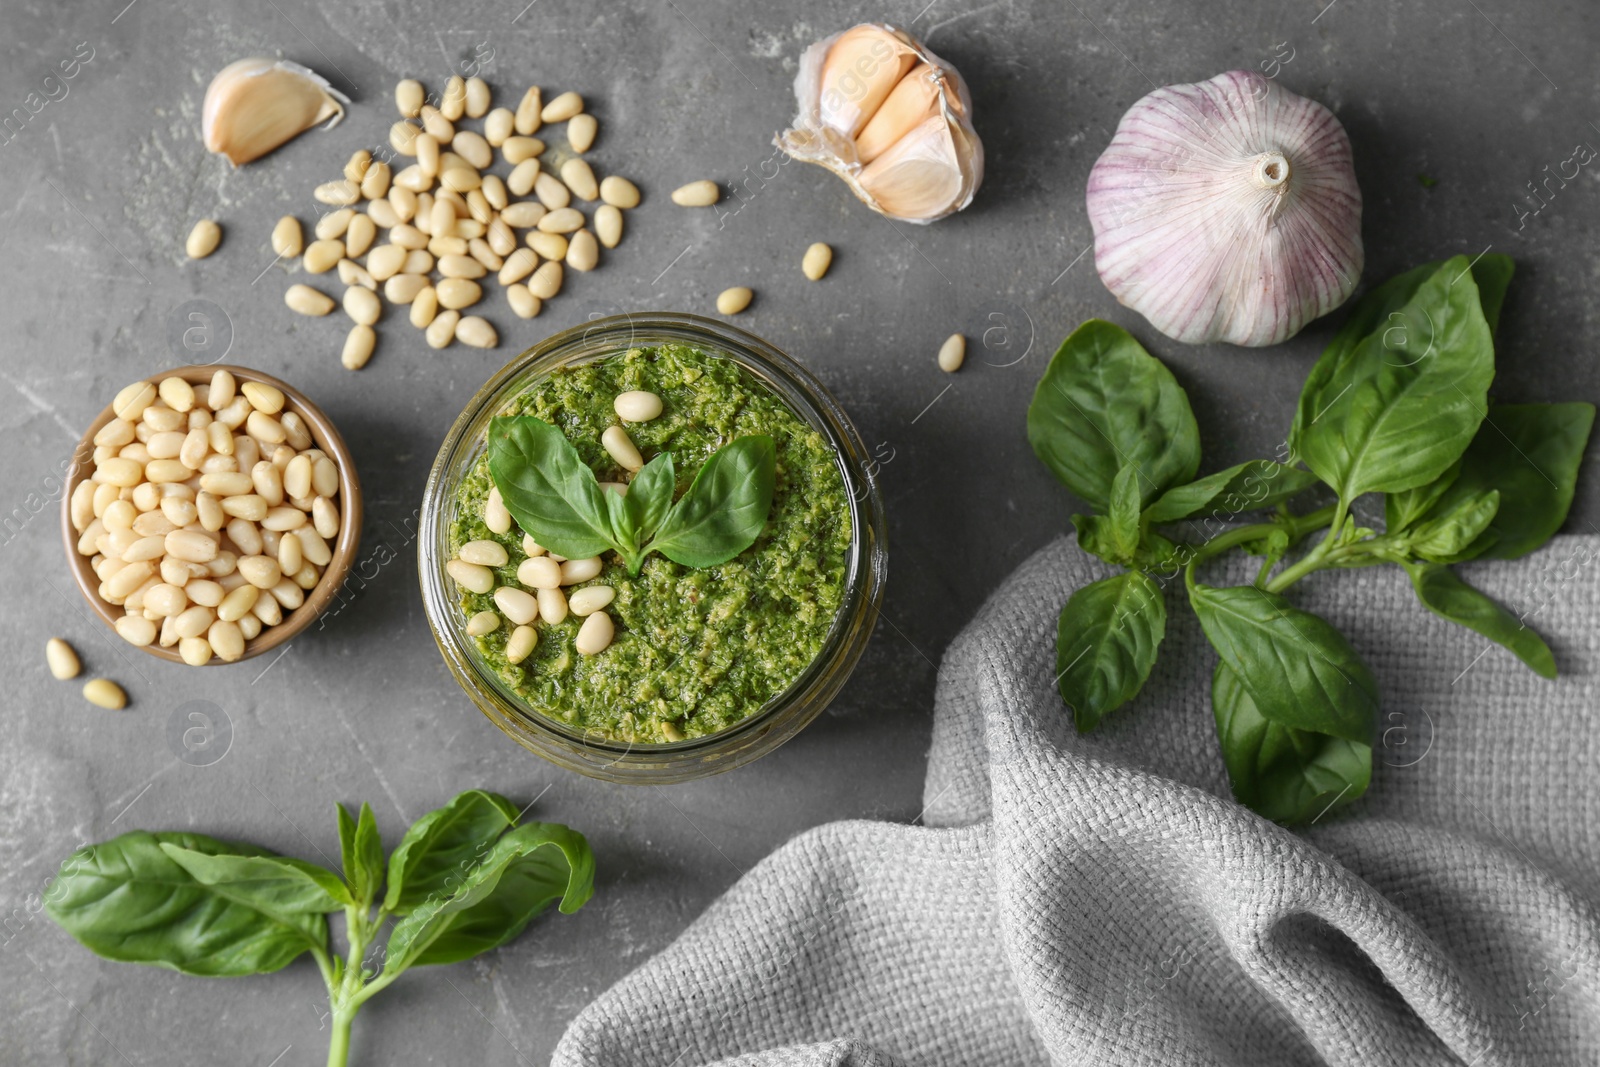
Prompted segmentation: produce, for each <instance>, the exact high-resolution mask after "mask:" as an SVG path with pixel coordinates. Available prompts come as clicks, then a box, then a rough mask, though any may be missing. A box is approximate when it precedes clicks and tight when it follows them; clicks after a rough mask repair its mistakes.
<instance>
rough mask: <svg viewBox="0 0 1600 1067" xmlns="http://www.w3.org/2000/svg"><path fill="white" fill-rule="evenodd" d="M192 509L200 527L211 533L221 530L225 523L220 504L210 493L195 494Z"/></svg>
mask: <svg viewBox="0 0 1600 1067" xmlns="http://www.w3.org/2000/svg"><path fill="white" fill-rule="evenodd" d="M194 509H195V514H196V515H197V516H198V517H199V519H200V525H201V526H202V527H204V528H205V529H207V530H210V531H212V532H213V533H215V532H216V531H217V530H220V529H222V524H223V523H225V522H226V521H227V516H226V515H224V514H223V511H222V502H221V501H219V500H218V499H217V498H216V496H215V495H214V494H212V493H205V492H201V493H196V494H195V498H194ZM195 562H196V563H204V562H205V560H195Z"/></svg>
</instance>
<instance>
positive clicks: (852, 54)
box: [773, 23, 983, 224]
mask: <svg viewBox="0 0 1600 1067" xmlns="http://www.w3.org/2000/svg"><path fill="white" fill-rule="evenodd" d="M795 99H796V102H797V104H798V110H799V114H798V115H797V116H796V117H795V120H794V124H793V126H792V127H791V128H790V129H788V130H785V131H784V132H783V133H781V134H779V135H778V136H777V137H776V138H774V142H773V143H774V144H776V145H777V146H778V147H779V148H781V149H783V150H784V151H785V152H786V153H788V154H789V155H790V156H791V157H792V158H794V159H799V160H802V161H804V162H807V163H815V164H817V165H819V166H822V167H826V168H827V169H828V170H830V171H832V172H833V173H834V174H836V175H838V176H839V177H840V178H841V179H843V180H844V182H845V184H846V185H848V186H849V187H850V190H851V191H852V192H854V193H855V194H856V196H857V198H859V199H860V200H861V201H862V202H863V203H865V204H866V205H867V206H868V207H870V208H872V209H873V210H874V211H877V212H878V213H880V214H883V215H887V216H889V217H890V218H895V219H900V220H902V221H905V222H913V223H918V224H922V223H929V222H933V221H935V220H937V219H941V218H944V217H945V216H946V215H949V214H951V213H953V212H956V211H960V210H961V209H962V208H964V207H966V206H967V205H968V204H970V203H971V202H972V198H973V195H974V194H975V193H976V192H977V190H978V186H979V185H980V184H981V183H982V181H983V142H982V141H980V140H979V139H978V135H977V131H976V130H975V129H974V128H973V126H972V121H971V115H972V99H971V96H970V94H969V93H968V91H967V85H966V82H965V81H963V80H962V78H961V75H960V74H959V73H958V72H957V71H956V70H955V68H954V67H952V66H950V64H948V63H946V62H945V61H944V60H942V59H940V58H939V57H938V56H937V55H935V54H934V53H933V52H931V51H929V50H928V48H927V47H926V46H925V45H923V44H922V43H921V42H920V41H918V40H917V39H916V38H914V37H912V36H911V35H910V34H908V33H906V32H905V31H903V30H898V29H895V28H894V27H893V26H889V25H885V24H881V23H865V24H862V25H860V26H856V27H854V28H852V29H849V30H846V31H845V32H844V33H841V34H836V35H834V36H832V37H829V38H826V39H824V40H822V41H818V42H817V43H816V44H813V45H812V46H811V47H810V48H808V49H806V51H805V54H804V55H803V56H802V57H801V60H800V70H799V72H798V73H797V74H796V76H795Z"/></svg>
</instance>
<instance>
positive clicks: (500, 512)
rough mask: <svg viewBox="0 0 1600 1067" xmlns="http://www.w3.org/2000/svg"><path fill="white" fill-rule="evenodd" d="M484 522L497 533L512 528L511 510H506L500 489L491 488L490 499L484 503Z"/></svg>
mask: <svg viewBox="0 0 1600 1067" xmlns="http://www.w3.org/2000/svg"><path fill="white" fill-rule="evenodd" d="M483 524H484V525H485V526H487V527H489V529H490V530H492V531H493V532H495V533H497V534H503V533H506V532H508V531H509V530H510V529H511V512H510V511H508V510H506V503H505V501H504V500H501V499H500V490H499V489H496V488H491V489H490V490H489V499H488V500H486V501H485V502H484V505H483Z"/></svg>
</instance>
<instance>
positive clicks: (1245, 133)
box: [1087, 71, 1363, 347]
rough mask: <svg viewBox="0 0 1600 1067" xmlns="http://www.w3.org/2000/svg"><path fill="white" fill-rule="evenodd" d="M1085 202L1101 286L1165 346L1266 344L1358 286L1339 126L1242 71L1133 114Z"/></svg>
mask: <svg viewBox="0 0 1600 1067" xmlns="http://www.w3.org/2000/svg"><path fill="white" fill-rule="evenodd" d="M1087 200H1088V210H1089V221H1090V224H1091V225H1092V226H1093V227H1094V235H1095V241H1094V249H1095V266H1096V267H1097V268H1098V269H1099V271H1100V277H1101V279H1102V280H1103V281H1104V282H1105V284H1106V288H1108V289H1110V290H1111V292H1112V294H1113V295H1114V296H1116V298H1117V299H1118V300H1120V301H1121V302H1122V303H1123V304H1125V305H1127V306H1128V307H1130V308H1132V309H1133V310H1135V311H1137V312H1139V314H1141V315H1143V316H1144V317H1145V318H1147V319H1149V320H1150V324H1151V325H1152V326H1154V327H1155V328H1156V329H1158V330H1160V331H1161V332H1162V333H1164V334H1166V335H1167V336H1168V337H1171V338H1174V339H1175V340H1178V341H1184V342H1187V343H1190V344H1200V343H1205V342H1210V341H1228V342H1230V343H1232V344H1236V345H1247V346H1252V347H1255V346H1261V345H1272V344H1277V343H1278V342H1280V341H1283V340H1285V339H1287V338H1289V337H1292V336H1294V335H1295V334H1296V333H1298V332H1299V331H1300V330H1301V328H1302V327H1304V326H1305V325H1306V323H1308V322H1310V321H1311V320H1312V319H1315V318H1317V317H1319V316H1321V315H1325V314H1327V313H1328V312H1329V311H1332V310H1333V309H1334V308H1336V307H1338V306H1339V305H1340V304H1342V303H1344V301H1345V300H1346V299H1347V298H1348V297H1349V296H1350V293H1351V291H1352V290H1353V289H1354V288H1355V286H1356V282H1357V280H1358V279H1359V278H1360V276H1361V268H1362V264H1363V251H1362V245H1361V190H1360V189H1359V188H1358V187H1357V185H1356V177H1355V169H1354V167H1353V165H1352V163H1351V154H1350V140H1349V138H1348V137H1346V136H1345V132H1344V128H1343V127H1342V126H1340V125H1339V120H1338V119H1336V118H1334V116H1333V114H1332V113H1331V112H1330V111H1329V110H1328V109H1327V108H1325V107H1323V106H1322V105H1321V104H1319V103H1317V102H1316V101H1314V100H1308V99H1306V98H1305V97H1302V96H1296V95H1295V94H1294V93H1291V92H1289V91H1288V90H1287V89H1284V88H1282V87H1281V86H1280V85H1279V84H1278V83H1277V82H1276V81H1272V80H1270V79H1268V78H1265V77H1263V76H1261V75H1260V74H1258V73H1255V72H1253V71H1232V72H1229V73H1227V74H1221V75H1218V76H1217V77H1215V78H1212V79H1211V80H1210V81H1206V82H1199V83H1197V84H1193V85H1169V86H1167V87H1166V88H1164V89H1157V90H1156V91H1155V92H1153V93H1151V94H1150V95H1148V96H1146V97H1144V98H1143V99H1142V100H1140V101H1139V102H1138V103H1136V104H1134V105H1133V107H1132V108H1130V109H1129V111H1128V113H1127V114H1126V115H1124V116H1123V118H1122V122H1121V123H1120V124H1119V125H1118V127H1117V132H1116V134H1115V135H1114V136H1113V137H1112V139H1111V144H1110V145H1109V146H1108V147H1107V148H1106V150H1105V152H1104V153H1103V154H1102V155H1101V156H1100V159H1099V160H1098V161H1097V162H1096V163H1095V165H1094V169H1093V170H1092V171H1091V172H1090V174H1089V186H1088V194H1087Z"/></svg>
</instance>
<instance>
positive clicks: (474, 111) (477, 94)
mask: <svg viewBox="0 0 1600 1067" xmlns="http://www.w3.org/2000/svg"><path fill="white" fill-rule="evenodd" d="M489 102H490V95H489V85H488V83H487V82H485V81H484V80H483V79H482V78H479V77H471V78H468V79H467V118H469V119H481V118H483V116H484V113H485V112H487V111H488V110H489Z"/></svg>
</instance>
